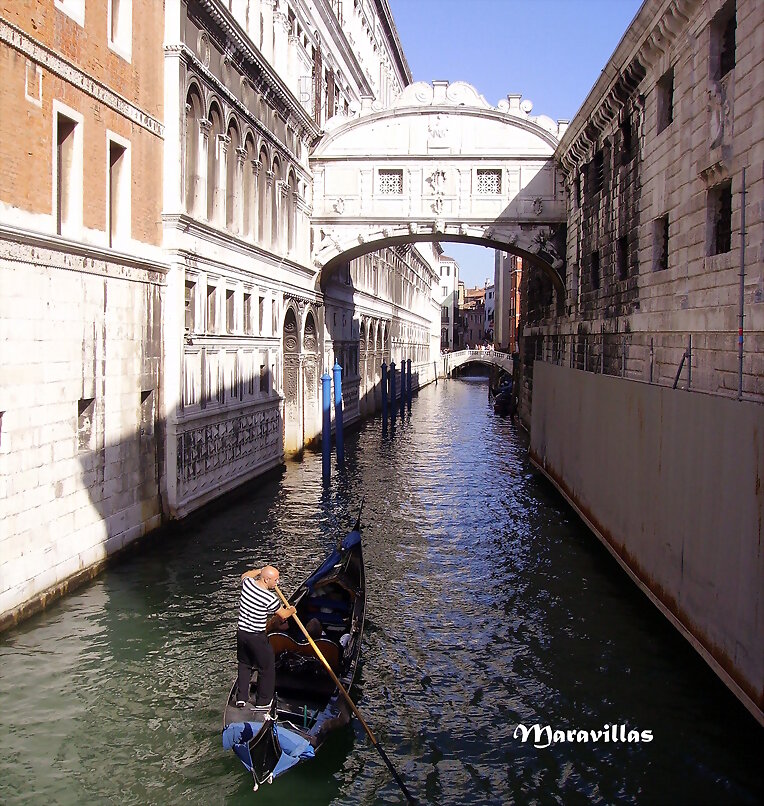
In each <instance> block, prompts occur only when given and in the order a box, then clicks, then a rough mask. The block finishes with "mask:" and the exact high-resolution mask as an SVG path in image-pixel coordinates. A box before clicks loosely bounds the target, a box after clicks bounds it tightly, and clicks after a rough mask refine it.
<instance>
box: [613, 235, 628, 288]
mask: <svg viewBox="0 0 764 806" xmlns="http://www.w3.org/2000/svg"><path fill="white" fill-rule="evenodd" d="M616 264H617V266H618V279H619V280H625V279H626V278H627V277H628V276H629V243H628V239H627V237H626V236H625V235H621V237H620V238H619V239H618V242H617V244H616Z"/></svg>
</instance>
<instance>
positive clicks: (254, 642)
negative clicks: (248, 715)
mask: <svg viewBox="0 0 764 806" xmlns="http://www.w3.org/2000/svg"><path fill="white" fill-rule="evenodd" d="M278 581H279V572H278V569H277V568H274V567H273V566H272V565H266V566H263V567H262V568H253V569H252V570H251V571H246V572H245V573H243V574H242V575H241V600H240V602H239V623H238V628H237V630H236V659H237V661H238V662H239V678H238V695H237V696H238V699H237V701H236V705H237V707H239V708H244V707H246V706H247V705H248V704H249V705H250V707H251V708H254V709H255V710H257V711H267V710H268V708H269V707H270V705H271V702H272V701H273V692H274V690H275V685H276V669H275V658H274V654H273V649H272V648H271V645H270V643H269V642H268V637H267V635H266V631H265V628H266V625H267V623H268V619H269V618H270V617H271V616H272V615H274V614H278V616H280V617H281V618H282V619H288V618H289V617H290V616H293V615H294V614H295V612H296V611H295V608H294V607H293V606H291V605H290V606H289V607H281V606H280V602H279V598H278V596H277V595H276V594H275V593H274V592H273V589H274V588H275V587H276V585H278ZM253 669H257V695H256V697H255V701H254V703H253V702H251V701H250V699H249V684H250V680H251V678H252V670H253Z"/></svg>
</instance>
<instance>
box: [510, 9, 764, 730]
mask: <svg viewBox="0 0 764 806" xmlns="http://www.w3.org/2000/svg"><path fill="white" fill-rule="evenodd" d="M762 35H764V5H762V4H761V3H760V2H756V0H647V1H646V2H645V3H644V4H643V6H642V8H641V9H640V11H639V13H638V14H637V16H636V18H635V19H634V21H633V23H632V24H631V26H630V27H629V28H628V29H627V31H626V33H625V35H624V37H623V39H622V40H621V42H620V44H619V46H618V48H617V49H616V51H615V53H614V54H613V56H612V57H611V59H610V61H609V62H608V64H607V65H605V68H604V70H603V71H602V74H601V76H600V79H599V80H598V82H597V84H596V85H595V86H594V88H593V89H592V91H591V93H590V94H589V96H588V98H587V99H586V101H585V102H584V104H583V106H582V108H581V110H580V111H579V113H578V114H577V116H576V118H575V119H574V120H573V121H571V123H570V126H569V128H568V129H567V131H566V132H565V134H564V136H563V137H562V139H561V141H560V144H559V146H558V148H557V149H556V152H555V158H556V159H557V160H559V162H560V165H561V167H562V169H563V173H564V176H565V186H566V191H567V193H566V195H567V249H566V256H567V260H566V264H565V266H564V267H561V274H563V273H564V279H565V284H564V293H560V292H558V290H555V289H553V287H552V285H551V283H550V282H549V277H548V276H547V275H541V274H540V273H539V272H537V271H536V270H535V269H534V267H533V266H526V267H525V272H524V277H523V290H524V292H525V293H523V294H522V295H521V299H522V302H523V303H524V306H523V310H522V311H521V314H522V321H521V325H522V327H523V330H522V336H521V357H522V362H523V366H522V371H523V384H522V395H521V416H523V418H524V419H526V421H528V422H529V423H530V425H531V442H530V456H531V460H532V461H533V462H534V463H535V464H536V466H537V467H538V468H539V469H540V470H541V471H542V472H543V473H544V474H545V475H546V476H547V477H548V478H549V479H550V480H551V481H552V482H553V483H554V484H555V485H556V486H557V488H558V489H559V490H560V492H561V493H562V494H563V495H564V496H565V497H566V498H567V500H568V501H569V502H570V503H571V504H572V505H573V506H574V507H575V508H576V510H577V511H578V512H579V514H580V515H581V516H582V518H584V519H585V521H586V522H587V524H588V525H589V526H590V527H591V528H592V530H593V531H594V533H595V534H596V535H597V536H598V537H599V539H600V540H601V541H602V543H603V545H604V546H605V547H606V548H607V550H608V551H609V552H610V553H611V554H612V555H613V557H614V558H615V560H616V561H617V562H618V563H619V564H620V565H621V566H622V567H623V569H624V570H625V571H626V573H627V574H629V576H630V577H631V578H632V580H633V581H634V582H635V583H636V584H637V586H638V587H639V588H640V589H641V590H642V591H643V592H644V593H645V594H646V595H647V596H648V597H649V599H650V600H651V601H652V602H653V603H654V604H655V605H656V607H658V608H659V610H660V611H661V612H662V613H663V614H664V615H665V616H666V617H667V619H668V620H669V621H670V622H671V623H672V624H673V625H674V626H675V627H676V628H677V629H678V630H679V631H680V632H681V634H683V635H684V636H685V637H686V639H687V640H688V642H689V643H690V644H691V645H692V646H693V647H694V648H695V649H696V651H697V652H698V653H699V654H700V655H701V657H703V658H704V659H705V661H706V662H707V663H708V664H709V666H710V667H711V668H712V669H713V670H714V671H715V672H716V674H718V676H719V677H720V678H721V679H722V680H723V681H724V683H725V684H726V685H727V686H729V688H730V689H731V690H732V691H733V692H734V693H735V694H736V695H737V696H738V697H739V699H740V700H741V702H742V703H743V704H744V705H745V706H746V707H747V708H748V709H749V710H750V711H751V713H752V714H753V715H754V717H755V718H756V719H757V720H758V721H759V722H760V723H761V724H764V687H763V685H762V682H763V681H764V656H763V655H762V652H761V647H762V641H763V639H764V620H763V619H762V612H763V611H762V586H761V580H762V576H763V574H764V554H763V553H762V549H761V546H762V517H761V513H762V491H761V484H760V479H761V474H762V456H764V434H763V433H762V429H761V423H762V422H763V421H764V419H763V418H762V412H763V411H764V408H762V404H764V274H763V268H762V267H763V265H764V264H763V262H762V257H763V255H762V244H763V243H764V222H763V221H762V209H763V205H764V174H763V173H762V165H763V164H764V126H762V108H764V106H763V104H762V100H763V99H762V87H763V86H764V85H762V82H761V78H760V77H761V74H762V59H764V56H763V55H762V48H761V42H762Z"/></svg>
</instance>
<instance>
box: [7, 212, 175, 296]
mask: <svg viewBox="0 0 764 806" xmlns="http://www.w3.org/2000/svg"><path fill="white" fill-rule="evenodd" d="M6 244H10V245H12V246H15V247H16V249H18V248H19V247H20V248H21V249H22V250H27V251H28V252H29V254H28V255H26V254H16V255H12V254H9V253H8V251H7V249H6V248H5V246H6ZM0 245H1V246H2V248H0V259H2V260H11V261H15V262H20V261H23V260H26V261H32V262H33V263H34V264H35V265H37V266H45V267H47V268H51V269H61V270H63V271H76V272H79V273H81V274H95V275H98V276H101V277H108V278H114V279H120V280H128V281H132V282H139V283H152V284H161V285H164V283H165V275H166V274H167V272H168V271H169V266H168V265H166V264H164V263H160V262H159V261H157V260H151V259H150V258H141V257H137V256H136V255H134V254H132V253H127V252H119V251H117V250H114V249H107V248H105V247H101V246H96V245H95V244H90V243H84V242H82V241H74V240H71V239H69V238H65V237H63V236H61V235H49V234H47V233H43V232H33V231H31V230H25V229H20V228H17V227H10V226H8V225H6V224H0ZM41 250H44V251H41ZM72 257H76V258H78V259H80V260H81V262H79V261H78V262H77V263H74V262H72V261H71V258H72ZM128 270H139V271H144V272H147V274H146V276H145V277H134V276H130V275H128V274H127V273H126V272H127V271H128Z"/></svg>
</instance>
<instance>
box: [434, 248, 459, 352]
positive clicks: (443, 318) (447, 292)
mask: <svg viewBox="0 0 764 806" xmlns="http://www.w3.org/2000/svg"><path fill="white" fill-rule="evenodd" d="M438 263H439V266H438V273H439V278H438V282H439V286H438V292H437V294H433V297H435V298H436V299H438V300H439V302H440V305H441V308H440V313H441V315H440V349H441V350H453V349H454V335H455V325H456V319H457V316H458V313H459V264H458V263H457V262H456V261H455V260H454V258H452V257H449V256H448V255H443V254H442V255H440V258H439V260H438Z"/></svg>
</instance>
